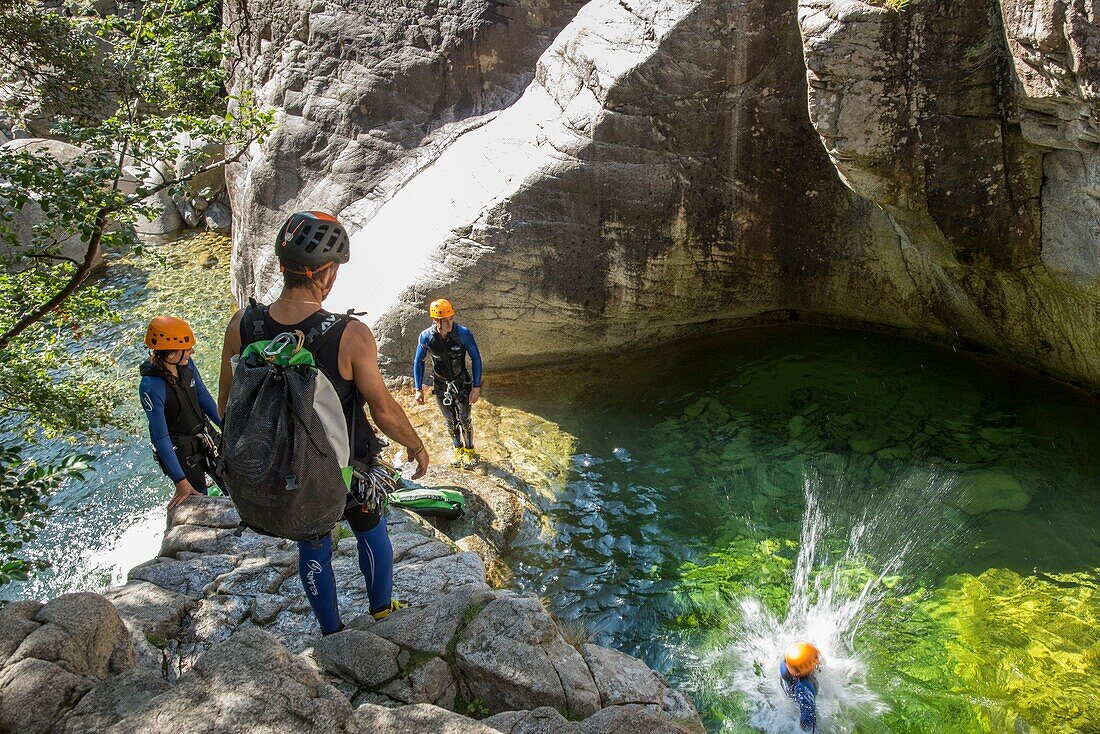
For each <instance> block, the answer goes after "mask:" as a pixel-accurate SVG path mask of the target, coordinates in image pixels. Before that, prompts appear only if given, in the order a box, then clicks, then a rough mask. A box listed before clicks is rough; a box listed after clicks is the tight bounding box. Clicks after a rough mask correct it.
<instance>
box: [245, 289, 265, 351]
mask: <svg viewBox="0 0 1100 734" xmlns="http://www.w3.org/2000/svg"><path fill="white" fill-rule="evenodd" d="M267 309H268V306H266V305H264V304H262V303H257V302H256V299H254V298H249V299H248V307H247V308H246V309H245V310H244V314H243V315H242V316H241V348H242V349H243V348H244V347H246V346H248V345H249V344H251V343H252V342H258V341H262V340H263V338H264V325H265V323H266V322H267Z"/></svg>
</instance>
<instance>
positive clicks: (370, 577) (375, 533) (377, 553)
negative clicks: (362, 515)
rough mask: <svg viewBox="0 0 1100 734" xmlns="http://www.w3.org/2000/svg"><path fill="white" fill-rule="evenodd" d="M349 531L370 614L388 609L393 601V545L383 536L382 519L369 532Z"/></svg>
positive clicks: (386, 533)
mask: <svg viewBox="0 0 1100 734" xmlns="http://www.w3.org/2000/svg"><path fill="white" fill-rule="evenodd" d="M353 531H354V532H355V541H356V545H357V547H358V549H359V570H360V571H362V572H363V578H364V579H366V582H367V595H368V596H369V598H370V612H371V614H374V613H375V612H380V611H382V610H383V609H389V606H390V602H391V601H392V599H393V545H392V544H391V543H390V535H389V533H388V532H386V518H385V516H383V517H382V518H380V519H379V521H378V524H377V525H375V526H374V527H373V528H371V529H370V530H355V529H354V528H353Z"/></svg>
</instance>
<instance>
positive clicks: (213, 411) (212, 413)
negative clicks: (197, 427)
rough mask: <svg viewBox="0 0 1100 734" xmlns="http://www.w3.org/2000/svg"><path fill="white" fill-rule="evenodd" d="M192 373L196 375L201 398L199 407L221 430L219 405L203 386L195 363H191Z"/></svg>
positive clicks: (196, 384)
mask: <svg viewBox="0 0 1100 734" xmlns="http://www.w3.org/2000/svg"><path fill="white" fill-rule="evenodd" d="M191 371H192V372H194V373H195V392H196V393H198V396H199V407H201V408H202V412H203V413H206V417H207V418H209V419H210V420H211V421H212V422H213V423H214V425H215V426H217V427H218V428H221V425H222V419H221V416H220V415H218V404H217V403H216V402H214V398H213V397H212V396H211V395H210V391H209V390H207V389H206V385H204V384H203V381H202V375H200V374H199V366H198V365H197V364H195V361H194V360H192V361H191Z"/></svg>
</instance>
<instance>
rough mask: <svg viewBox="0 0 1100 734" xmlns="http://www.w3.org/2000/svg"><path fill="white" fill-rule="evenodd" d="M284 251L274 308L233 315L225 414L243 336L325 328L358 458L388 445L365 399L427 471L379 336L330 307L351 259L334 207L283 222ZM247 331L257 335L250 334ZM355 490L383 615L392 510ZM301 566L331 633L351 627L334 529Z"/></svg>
mask: <svg viewBox="0 0 1100 734" xmlns="http://www.w3.org/2000/svg"><path fill="white" fill-rule="evenodd" d="M275 250H276V253H277V254H278V257H279V265H280V270H281V271H282V273H283V291H282V294H281V295H280V296H279V297H278V298H277V299H276V300H275V301H274V302H273V303H272V304H271V305H270V306H263V307H261V308H262V312H261V313H260V315H259V316H258V317H257V316H256V311H255V310H254V309H253V310H252V311H250V313H251V314H252V315H251V316H249V320H250V323H245V313H246V311H249V309H241V310H240V311H238V312H237V313H236V314H235V315H234V316H233V319H232V321H230V323H229V326H228V328H227V329H226V332H225V343H224V345H223V348H222V368H221V381H220V392H219V395H218V407H219V410H220V411H221V413H222V414H223V415H224V413H225V409H226V404H227V402H228V400H229V391H230V388H231V386H232V383H233V365H232V362H231V360H232V358H233V357H235V356H236V355H238V354H240V352H241V348H242V345H243V344H247V343H250V342H253V341H258V340H262V339H272V338H274V337H275V336H276V335H278V334H280V333H283V332H288V331H296V330H297V331H301V332H302V333H303V334H307V335H308V334H310V333H311V332H314V333H323V334H325V335H326V336H325V338H324V339H323V340H318V344H319V346H318V348H317V349H316V351H315V352H314V357H315V359H316V361H317V367H318V368H319V369H320V370H321V371H322V372H324V373H325V376H326V377H327V378H328V379H329V381H330V382H331V383H332V385H333V387H334V388H335V390H336V393H337V396H338V397H339V398H340V405H341V407H342V408H343V412H344V417H345V420H346V422H347V426H348V436H349V438H350V442H351V456H352V457H353V458H356V459H360V460H362V461H368V460H369V459H371V458H373V457H375V456H376V455H377V454H378V452H379V451H380V449H381V447H382V443H381V441H379V439H378V436H377V435H376V434H375V432H374V429H373V428H372V427H371V425H370V423H369V422H368V421H367V420H366V416H365V415H364V414H363V407H364V404H365V405H366V407H367V408H369V409H370V416H371V418H373V419H374V423H375V425H377V426H378V428H379V429H381V431H382V432H383V433H385V434H386V435H387V436H389V437H390V438H391V439H393V440H394V441H397V442H398V443H400V444H402V445H403V446H405V447H406V449H407V458H408V460H409V461H414V462H416V471H415V473H414V474H413V479H416V478H419V477H421V476H423V475H424V473H425V472H426V471H427V469H428V461H429V459H428V452H427V450H426V449H425V447H424V442H423V441H422V440H421V439H420V437H419V436H418V435H417V433H416V431H415V430H414V429H413V427H412V424H410V423H409V419H408V416H406V415H405V412H404V410H402V409H401V406H400V405H398V403H397V401H396V400H394V398H393V396H392V395H390V393H389V390H387V389H386V384H385V382H384V381H383V379H382V374H381V372H380V371H379V369H378V345H377V343H376V342H375V339H374V334H372V333H371V330H370V329H369V328H368V327H367V325H366V324H364V323H362V322H360V321H358V320H356V319H354V318H351V317H345V316H338V315H335V314H330V313H329V312H327V311H325V310H323V309H322V308H321V303H322V302H323V301H324V299H325V297H326V296H328V294H329V292H330V291H331V290H332V286H333V284H334V283H335V282H336V276H337V272H338V271H339V268H340V265H342V264H344V263H346V262H348V260H349V258H350V252H349V241H348V236H347V232H345V231H344V228H343V227H342V226H341V225H340V223H339V222H338V221H337V220H336V218H335V217H332V216H331V215H328V214H324V213H322V212H312V211H311V212H295V213H294V214H292V215H291V216H290V217H289V218H288V219H287V220H286V222H285V223H284V224H283V226H282V228H281V229H280V230H279V234H278V237H277V239H276V242H275ZM246 330H247V331H248V333H244V332H245V331H246ZM348 497H349V501H348V507H347V509H346V511H345V513H344V518H345V519H346V520H347V521H348V524H349V525H350V526H351V528H352V530H353V532H354V533H355V536H356V539H357V542H358V548H359V567H360V569H361V570H362V571H363V575H364V577H365V579H366V582H367V590H368V594H369V597H370V613H371V614H372V615H374V617H375V618H377V619H381V618H382V617H385V616H386V615H388V614H389V613H390V612H391V611H392V610H394V609H396V602H394V601H393V600H392V588H393V547H392V546H391V545H390V541H389V536H388V535H387V533H386V520H385V516H384V515H383V514H382V509H381V507H380V506H378V507H372V508H369V509H368V508H367V507H365V506H361V505H359V504H357V503H356V502H355V501H354V500H353V499H352V498H351V495H349V496H348ZM298 569H299V574H300V576H301V579H302V586H303V588H304V589H305V592H306V596H307V597H308V598H309V602H310V606H311V607H312V608H313V613H314V615H315V616H316V617H317V621H318V622H319V624H320V625H321V631H322V632H323V633H324V634H331V633H333V632H337V631H339V630H340V629H342V628H343V625H342V624H341V622H340V613H339V609H338V608H337V606H336V582H335V577H334V575H333V572H332V542H331V537H328V536H326V537H325V538H324V539H323V540H321V541H318V542H312V543H311V542H308V541H303V542H299V543H298Z"/></svg>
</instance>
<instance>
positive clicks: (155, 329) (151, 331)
mask: <svg viewBox="0 0 1100 734" xmlns="http://www.w3.org/2000/svg"><path fill="white" fill-rule="evenodd" d="M145 346H147V347H149V348H150V349H155V350H157V351H158V352H159V351H161V350H172V351H174V350H176V349H191V348H192V347H194V346H195V332H193V331H191V327H190V326H188V325H187V322H186V321H184V320H183V319H177V318H176V317H175V316H157V317H156V318H154V319H153V320H152V321H150V322H149V328H148V329H146V330H145Z"/></svg>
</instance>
